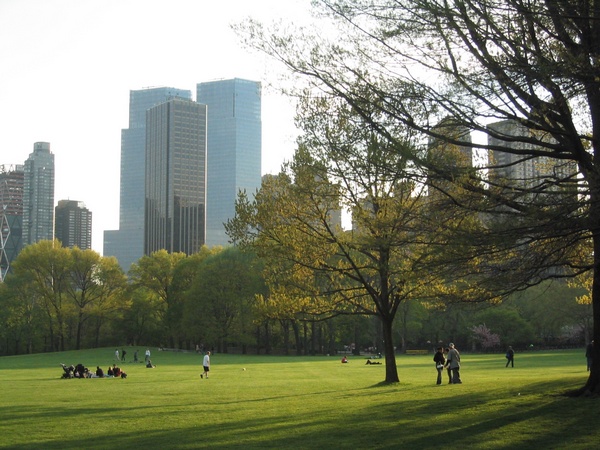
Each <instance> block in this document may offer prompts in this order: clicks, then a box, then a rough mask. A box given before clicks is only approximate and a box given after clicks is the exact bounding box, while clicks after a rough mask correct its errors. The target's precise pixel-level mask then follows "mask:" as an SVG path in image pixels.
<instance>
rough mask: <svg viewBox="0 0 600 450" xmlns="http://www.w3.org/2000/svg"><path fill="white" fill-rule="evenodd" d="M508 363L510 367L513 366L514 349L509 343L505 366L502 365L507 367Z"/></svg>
mask: <svg viewBox="0 0 600 450" xmlns="http://www.w3.org/2000/svg"><path fill="white" fill-rule="evenodd" d="M509 364H510V366H511V367H515V351H514V350H513V348H512V347H511V346H510V345H509V346H508V350H506V366H504V367H508V365H509Z"/></svg>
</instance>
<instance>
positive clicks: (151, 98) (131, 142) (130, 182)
mask: <svg viewBox="0 0 600 450" xmlns="http://www.w3.org/2000/svg"><path fill="white" fill-rule="evenodd" d="M173 98H185V99H191V98H192V92H191V91H189V90H183V89H175V88H170V87H160V88H151V89H141V90H134V91H130V93H129V128H128V129H124V130H122V131H121V182H120V206H119V229H118V230H108V231H105V232H104V252H103V254H104V256H115V257H116V258H117V259H118V261H119V264H120V265H121V267H122V268H123V270H125V271H128V270H129V268H130V267H131V264H132V263H134V262H137V260H138V259H140V258H141V257H142V256H143V255H144V205H145V203H144V202H145V194H144V189H145V169H144V165H145V152H146V111H148V110H149V109H150V108H152V107H153V106H156V105H158V104H160V103H164V102H166V101H168V100H170V99H173Z"/></svg>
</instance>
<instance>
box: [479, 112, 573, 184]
mask: <svg viewBox="0 0 600 450" xmlns="http://www.w3.org/2000/svg"><path fill="white" fill-rule="evenodd" d="M488 129H489V130H490V132H491V133H492V134H490V135H488V145H489V147H490V148H491V149H490V150H489V161H490V166H491V168H490V171H489V176H490V179H496V180H504V182H509V183H510V184H511V185H513V186H515V187H522V188H531V187H533V186H537V185H539V184H540V183H541V182H543V180H544V179H548V178H553V179H563V178H567V177H570V176H572V175H574V174H575V173H577V167H576V166H575V165H574V164H573V162H571V161H560V160H557V159H555V158H549V157H544V156H539V157H536V158H532V157H531V156H529V155H519V154H518V150H531V149H533V148H535V140H536V139H537V140H540V141H544V142H551V139H552V138H551V137H547V138H544V137H543V136H536V135H535V134H536V133H538V132H536V131H534V130H530V129H528V128H527V127H525V126H524V125H522V124H521V123H519V122H517V121H515V120H502V121H500V122H495V123H492V124H490V125H488ZM528 141H529V142H528ZM498 146H501V147H505V148H510V149H513V150H517V152H516V153H517V154H515V153H507V152H503V151H494V150H493V147H498ZM571 190H572V191H573V190H574V188H572V189H571Z"/></svg>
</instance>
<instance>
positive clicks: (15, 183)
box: [0, 164, 24, 282]
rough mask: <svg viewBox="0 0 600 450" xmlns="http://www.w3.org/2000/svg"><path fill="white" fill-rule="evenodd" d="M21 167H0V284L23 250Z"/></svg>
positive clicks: (22, 174) (22, 173)
mask: <svg viewBox="0 0 600 450" xmlns="http://www.w3.org/2000/svg"><path fill="white" fill-rule="evenodd" d="M23 176H24V172H23V165H20V164H19V165H0V282H3V281H4V278H5V277H6V274H7V273H8V272H9V271H10V265H11V263H12V262H13V261H14V260H15V258H16V257H17V255H18V254H19V252H20V251H21V248H23V234H22V228H23Z"/></svg>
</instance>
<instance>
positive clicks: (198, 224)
mask: <svg viewBox="0 0 600 450" xmlns="http://www.w3.org/2000/svg"><path fill="white" fill-rule="evenodd" d="M206 117H207V108H206V105H201V104H199V103H196V102H194V101H191V100H186V99H181V98H177V99H172V100H169V101H168V102H165V103H161V104H160V105H157V106H155V107H153V108H151V109H149V110H148V112H147V114H146V162H145V168H146V176H145V179H146V189H145V194H146V207H145V220H144V254H146V255H149V254H151V253H152V252H155V251H157V250H161V249H165V250H167V251H168V252H170V253H172V252H183V253H186V254H188V255H191V254H193V253H195V252H197V251H199V250H200V248H201V247H202V245H204V243H205V237H206V235H205V233H206V231H205V212H206V130H207V128H206V126H207V123H206V121H207V119H206Z"/></svg>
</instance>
